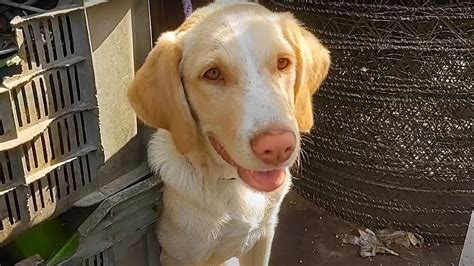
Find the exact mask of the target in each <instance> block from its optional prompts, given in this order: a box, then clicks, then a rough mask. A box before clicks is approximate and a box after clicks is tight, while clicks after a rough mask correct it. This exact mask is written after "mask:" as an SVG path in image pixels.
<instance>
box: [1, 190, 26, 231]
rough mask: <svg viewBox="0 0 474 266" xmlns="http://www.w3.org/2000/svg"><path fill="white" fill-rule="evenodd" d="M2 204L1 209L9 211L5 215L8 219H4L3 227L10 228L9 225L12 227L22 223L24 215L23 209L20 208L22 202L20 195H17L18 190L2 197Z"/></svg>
mask: <svg viewBox="0 0 474 266" xmlns="http://www.w3.org/2000/svg"><path fill="white" fill-rule="evenodd" d="M0 204H1V205H0V206H1V208H0V209H2V210H6V211H7V212H6V213H5V214H6V217H2V221H3V225H2V226H3V227H8V224H9V226H11V225H14V224H16V223H18V222H20V221H21V219H22V217H23V214H22V212H21V210H22V208H21V206H20V201H19V199H18V194H17V191H16V189H13V190H11V191H9V192H7V193H4V194H3V195H1V196H0ZM5 223H7V224H5ZM5 225H7V226H5Z"/></svg>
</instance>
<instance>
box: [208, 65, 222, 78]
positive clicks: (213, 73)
mask: <svg viewBox="0 0 474 266" xmlns="http://www.w3.org/2000/svg"><path fill="white" fill-rule="evenodd" d="M204 77H205V78H206V79H209V80H217V79H218V78H220V77H221V72H220V71H219V69H217V68H211V69H209V70H208V71H206V73H204Z"/></svg>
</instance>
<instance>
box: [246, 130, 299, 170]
mask: <svg viewBox="0 0 474 266" xmlns="http://www.w3.org/2000/svg"><path fill="white" fill-rule="evenodd" d="M250 144H251V146H252V151H253V153H254V154H255V156H257V158H258V159H260V160H261V161H262V162H264V163H266V164H271V165H279V164H281V163H283V162H285V161H286V160H288V158H290V156H291V154H292V153H293V151H294V150H295V146H296V137H295V134H294V133H293V132H291V131H288V130H267V131H264V132H262V133H260V134H258V135H257V136H256V137H254V138H253V139H252V140H251V141H250Z"/></svg>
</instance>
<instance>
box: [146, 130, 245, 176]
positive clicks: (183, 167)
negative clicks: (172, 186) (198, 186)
mask: <svg viewBox="0 0 474 266" xmlns="http://www.w3.org/2000/svg"><path fill="white" fill-rule="evenodd" d="M148 158H149V165H150V167H151V169H152V170H153V171H154V172H155V173H160V174H161V176H162V178H163V179H164V181H166V180H165V179H166V178H167V176H170V178H176V175H192V176H193V177H194V178H197V179H202V178H203V177H205V179H204V180H202V181H204V182H206V183H208V182H209V183H214V182H229V181H233V180H235V179H236V178H237V173H236V170H235V169H234V168H233V167H232V166H230V165H229V164H227V163H226V162H225V161H224V160H222V159H221V158H220V157H218V155H217V153H215V152H214V151H213V150H212V147H211V145H210V144H209V143H208V142H205V141H204V140H201V141H199V142H198V145H197V146H196V147H195V148H194V149H193V150H192V151H191V152H189V153H187V154H185V155H183V154H181V153H180V152H179V151H178V150H177V149H176V146H175V145H174V143H173V140H172V138H171V136H170V134H169V132H168V131H166V130H162V129H160V130H158V131H157V132H156V133H155V134H154V135H153V136H152V139H151V140H150V142H149V145H148ZM177 169H178V170H177ZM178 172H179V173H178Z"/></svg>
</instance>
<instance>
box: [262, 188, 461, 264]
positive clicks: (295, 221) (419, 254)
mask: <svg viewBox="0 0 474 266" xmlns="http://www.w3.org/2000/svg"><path fill="white" fill-rule="evenodd" d="M355 228H357V226H356V225H354V224H351V223H348V222H346V221H344V220H342V219H340V218H338V217H336V216H334V215H330V214H328V213H327V212H325V211H324V210H323V209H321V208H318V207H317V206H315V205H313V204H312V203H310V202H308V201H306V200H305V199H304V198H302V197H301V196H300V195H298V194H297V193H296V192H294V191H292V192H290V193H289V194H288V196H287V197H286V200H285V202H284V203H283V205H282V209H281V212H280V223H279V225H278V228H277V232H276V235H275V239H274V242H273V250H272V257H271V262H270V265H271V266H293V265H311V266H316V265H317V266H324V265H337V266H339V265H341V266H344V265H347V266H349V265H350V266H358V265H384V266H385V265H394V266H395V265H396V266H400V265H430V266H434V265H440V266H441V265H442V266H445V265H457V264H458V261H459V256H460V255H461V250H462V245H444V244H425V246H424V247H423V248H414V249H413V250H411V251H410V253H411V254H405V256H406V259H402V258H398V257H394V256H388V255H377V256H376V257H375V258H372V259H364V258H361V257H359V254H358V252H359V250H358V247H355V246H351V245H344V244H342V243H341V241H340V239H338V238H336V235H338V234H344V233H348V232H350V231H351V230H353V229H355Z"/></svg>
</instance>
